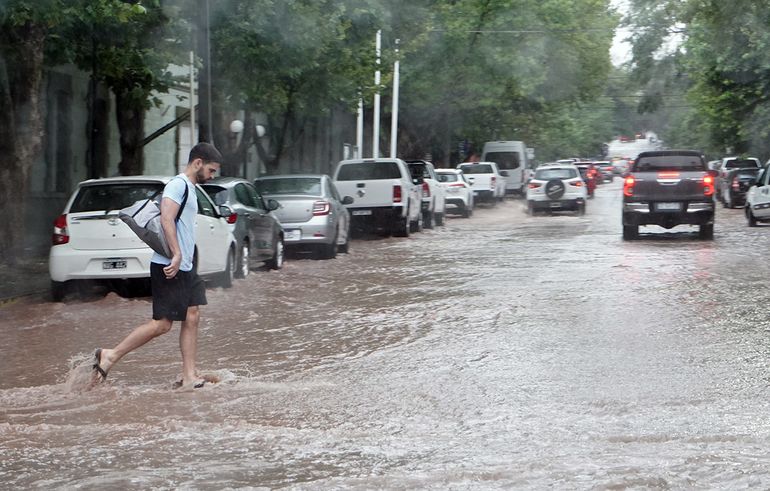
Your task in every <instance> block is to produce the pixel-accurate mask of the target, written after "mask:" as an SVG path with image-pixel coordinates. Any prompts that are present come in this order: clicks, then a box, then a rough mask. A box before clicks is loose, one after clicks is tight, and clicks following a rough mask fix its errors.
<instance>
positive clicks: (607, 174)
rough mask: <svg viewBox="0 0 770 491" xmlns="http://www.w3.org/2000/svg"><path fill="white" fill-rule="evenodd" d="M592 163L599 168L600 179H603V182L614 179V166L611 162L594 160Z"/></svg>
mask: <svg viewBox="0 0 770 491" xmlns="http://www.w3.org/2000/svg"><path fill="white" fill-rule="evenodd" d="M594 165H595V166H596V167H597V168H598V169H599V172H601V173H602V179H604V181H605V182H606V181H609V182H614V181H615V172H614V167H613V165H612V163H611V162H607V161H598V162H594Z"/></svg>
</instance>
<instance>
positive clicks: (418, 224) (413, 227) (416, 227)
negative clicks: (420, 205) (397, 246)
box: [409, 212, 423, 233]
mask: <svg viewBox="0 0 770 491" xmlns="http://www.w3.org/2000/svg"><path fill="white" fill-rule="evenodd" d="M422 228H423V222H422V212H420V213H418V214H417V220H416V221H414V222H411V223H409V231H410V232H414V233H417V232H422Z"/></svg>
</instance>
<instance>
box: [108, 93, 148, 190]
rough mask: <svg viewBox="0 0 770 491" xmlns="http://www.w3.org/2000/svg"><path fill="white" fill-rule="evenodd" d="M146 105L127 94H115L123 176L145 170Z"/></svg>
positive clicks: (120, 169) (120, 171) (121, 172)
mask: <svg viewBox="0 0 770 491" xmlns="http://www.w3.org/2000/svg"><path fill="white" fill-rule="evenodd" d="M144 113H145V109H144V106H141V105H139V104H136V103H135V102H134V101H133V100H132V99H131V98H130V97H127V96H126V95H125V94H122V93H120V94H115V116H116V117H117V120H118V129H119V130H120V163H119V164H118V172H119V173H120V175H121V176H137V175H141V174H142V173H143V172H144V146H143V145H142V140H144Z"/></svg>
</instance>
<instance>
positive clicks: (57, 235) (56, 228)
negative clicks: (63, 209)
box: [51, 214, 70, 245]
mask: <svg viewBox="0 0 770 491" xmlns="http://www.w3.org/2000/svg"><path fill="white" fill-rule="evenodd" d="M69 241H70V236H69V231H68V230H67V215H66V214H64V215H59V216H58V217H57V218H56V220H54V221H53V235H51V244H53V245H61V244H66V243H67V242H69Z"/></svg>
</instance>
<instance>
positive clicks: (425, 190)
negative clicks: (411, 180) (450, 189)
mask: <svg viewBox="0 0 770 491" xmlns="http://www.w3.org/2000/svg"><path fill="white" fill-rule="evenodd" d="M422 197H423V198H430V185H428V183H427V182H423V183H422Z"/></svg>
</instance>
